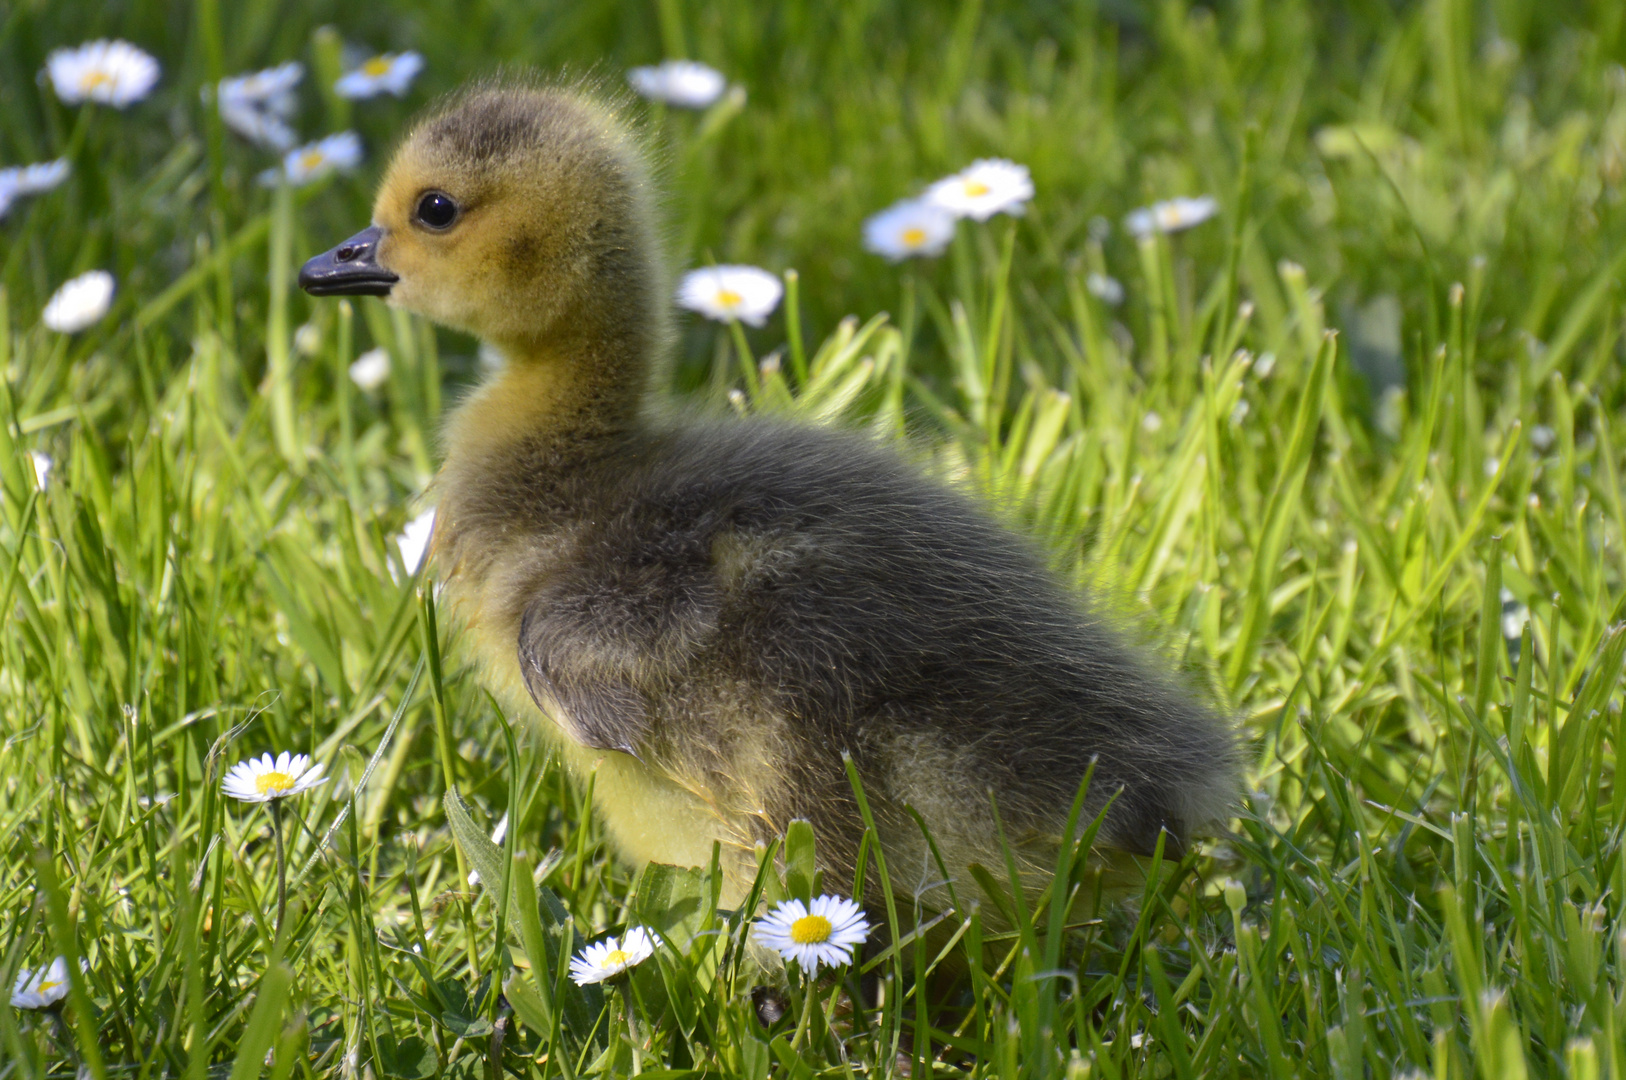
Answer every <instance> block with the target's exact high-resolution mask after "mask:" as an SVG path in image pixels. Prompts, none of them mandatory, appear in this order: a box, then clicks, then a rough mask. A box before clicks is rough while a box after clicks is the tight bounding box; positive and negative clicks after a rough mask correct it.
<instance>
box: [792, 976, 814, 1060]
mask: <svg viewBox="0 0 1626 1080" xmlns="http://www.w3.org/2000/svg"><path fill="white" fill-rule="evenodd" d="M818 996H819V992H818V988H817V987H815V986H814V985H813V980H812V978H811V977H807V976H804V977H803V979H802V1015H801V1017H800V1018H799V1019H798V1020H797V1021H796V1034H794V1035H792V1036H791V1037H790V1048H791V1050H792V1051H796V1050H799V1049H801V1046H802V1039H803V1038H805V1037H806V1035H807V1028H808V1025H809V1024H810V1023H811V1022H812V1020H813V999H814V998H816V997H818Z"/></svg>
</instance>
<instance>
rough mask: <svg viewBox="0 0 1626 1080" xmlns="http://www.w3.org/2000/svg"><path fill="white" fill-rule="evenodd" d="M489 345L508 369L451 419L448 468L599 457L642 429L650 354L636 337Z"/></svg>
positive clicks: (586, 337) (483, 386)
mask: <svg viewBox="0 0 1626 1080" xmlns="http://www.w3.org/2000/svg"><path fill="white" fill-rule="evenodd" d="M618 337H619V340H618ZM488 344H490V345H491V346H492V347H493V348H494V349H495V350H496V351H497V353H498V354H499V355H500V356H501V357H502V360H503V363H502V366H501V367H500V368H498V369H497V370H496V371H495V372H493V373H492V374H491V375H489V376H488V377H487V378H486V380H485V381H484V382H483V383H482V384H481V385H480V386H479V388H478V389H476V390H475V391H474V393H472V394H471V395H470V396H469V397H468V398H467V399H466V400H465V401H464V402H463V404H462V405H460V406H459V407H458V408H457V410H456V411H455V412H454V413H453V414H452V415H451V417H450V418H449V421H448V425H447V431H446V464H447V466H448V467H464V468H466V467H471V466H472V467H479V466H480V464H481V463H485V462H496V461H499V460H510V459H512V458H514V456H515V455H516V454H517V453H525V454H526V456H532V457H535V456H543V457H553V458H558V457H565V458H569V457H573V456H576V455H577V454H585V455H593V454H596V453H597V452H599V448H600V447H602V446H603V445H604V444H605V443H606V442H608V441H616V440H620V439H624V438H626V437H628V436H629V435H632V434H634V433H635V432H637V431H638V430H639V428H640V427H641V425H642V423H643V417H644V410H645V404H646V402H645V398H646V395H647V392H648V384H649V375H650V359H649V351H650V350H649V347H648V345H647V343H645V342H643V341H640V340H638V339H637V338H636V337H634V336H632V335H602V334H593V333H585V334H583V333H578V334H569V335H554V336H551V337H549V338H546V339H541V340H532V341H524V340H521V341H509V342H489V343H488Z"/></svg>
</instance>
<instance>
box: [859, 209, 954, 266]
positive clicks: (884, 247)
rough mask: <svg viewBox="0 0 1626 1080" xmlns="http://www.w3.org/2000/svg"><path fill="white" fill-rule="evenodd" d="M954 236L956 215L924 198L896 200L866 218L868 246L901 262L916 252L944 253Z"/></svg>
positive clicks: (865, 229)
mask: <svg viewBox="0 0 1626 1080" xmlns="http://www.w3.org/2000/svg"><path fill="white" fill-rule="evenodd" d="M952 239H954V215H953V214H951V213H949V212H948V211H947V210H945V209H943V208H942V207H941V206H937V205H934V204H933V203H929V202H926V201H925V200H923V199H905V200H904V201H903V202H899V203H893V204H892V205H891V206H889V207H887V208H886V209H885V210H882V211H881V212H880V213H879V214H876V215H875V216H874V217H872V218H870V219H869V220H868V221H866V222H864V247H865V249H866V250H869V251H873V252H875V254H877V255H885V256H886V257H887V258H888V259H891V260H892V261H893V262H899V261H901V260H903V259H907V258H909V257H910V256H912V255H941V254H943V249H944V248H946V247H948V244H949V241H950V240H952Z"/></svg>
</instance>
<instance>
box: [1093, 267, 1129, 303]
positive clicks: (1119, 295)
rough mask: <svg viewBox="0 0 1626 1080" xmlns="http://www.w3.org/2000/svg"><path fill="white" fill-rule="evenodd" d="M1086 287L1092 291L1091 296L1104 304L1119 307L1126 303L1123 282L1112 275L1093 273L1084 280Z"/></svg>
mask: <svg viewBox="0 0 1626 1080" xmlns="http://www.w3.org/2000/svg"><path fill="white" fill-rule="evenodd" d="M1084 287H1085V288H1086V289H1088V290H1090V295H1091V296H1093V297H1095V298H1096V299H1098V300H1100V301H1101V302H1102V303H1104V304H1109V305H1111V306H1112V307H1117V306H1118V305H1119V304H1121V303H1123V302H1124V285H1123V282H1121V281H1119V280H1118V279H1117V278H1115V277H1113V276H1112V275H1110V274H1096V273H1091V274H1090V275H1089V276H1088V277H1086V278H1085V279H1084Z"/></svg>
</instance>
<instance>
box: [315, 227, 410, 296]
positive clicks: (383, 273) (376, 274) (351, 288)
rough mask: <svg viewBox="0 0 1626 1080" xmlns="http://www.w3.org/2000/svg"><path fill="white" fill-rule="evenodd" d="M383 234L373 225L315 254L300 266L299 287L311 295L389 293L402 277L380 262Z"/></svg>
mask: <svg viewBox="0 0 1626 1080" xmlns="http://www.w3.org/2000/svg"><path fill="white" fill-rule="evenodd" d="M383 235H384V230H383V229H380V228H379V227H378V226H377V225H374V226H373V227H372V228H370V229H363V230H361V231H360V232H359V233H357V234H356V235H354V236H352V237H351V238H350V239H348V240H346V241H345V242H344V243H342V244H340V245H339V246H338V247H336V248H334V249H333V250H332V251H327V252H323V253H322V254H320V255H318V256H316V258H314V259H312V260H311V261H310V262H308V263H306V264H305V265H304V266H302V267H301V268H300V270H299V287H300V288H301V289H304V290H305V291H306V292H308V293H310V294H311V295H312V296H388V295H389V294H390V286H391V285H394V284H395V283H396V282H397V281H399V280H401V279H400V278H398V277H396V276H395V275H394V274H392V273H390V272H389V271H388V270H386V269H384V268H383V267H382V266H379V265H378V241H379V240H380V239H381V238H382V237H383Z"/></svg>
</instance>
